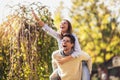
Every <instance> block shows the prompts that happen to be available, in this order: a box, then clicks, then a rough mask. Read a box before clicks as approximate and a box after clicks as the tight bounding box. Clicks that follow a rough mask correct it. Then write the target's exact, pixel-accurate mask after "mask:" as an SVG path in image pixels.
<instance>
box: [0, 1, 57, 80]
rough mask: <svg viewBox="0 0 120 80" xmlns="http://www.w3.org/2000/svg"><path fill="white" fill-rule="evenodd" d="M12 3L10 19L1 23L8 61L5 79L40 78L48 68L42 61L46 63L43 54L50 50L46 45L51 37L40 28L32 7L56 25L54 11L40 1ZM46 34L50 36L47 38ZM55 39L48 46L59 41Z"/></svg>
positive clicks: (2, 43)
mask: <svg viewBox="0 0 120 80" xmlns="http://www.w3.org/2000/svg"><path fill="white" fill-rule="evenodd" d="M10 7H11V9H12V10H13V11H12V14H11V15H9V16H7V21H5V22H3V23H2V24H1V25H0V33H1V34H0V38H1V40H0V44H1V45H2V46H1V47H0V48H1V53H2V54H5V56H4V57H3V60H4V61H5V62H3V63H5V64H6V67H4V68H5V69H4V70H5V71H4V72H3V73H4V75H3V77H2V79H6V80H40V77H41V75H42V76H44V74H43V71H45V70H43V67H42V65H41V64H44V65H46V63H43V60H44V59H42V58H43V57H42V55H41V54H42V53H43V54H44V53H47V50H46V51H45V50H43V48H44V47H45V45H46V44H48V43H50V41H51V40H52V38H51V37H50V36H47V35H46V34H45V33H44V31H42V30H41V29H40V27H39V25H38V24H37V22H36V21H35V20H34V18H33V16H32V12H31V10H32V9H33V10H35V12H36V14H37V15H38V16H39V18H40V19H41V20H43V21H44V22H45V23H47V24H48V25H49V26H52V28H54V26H53V19H52V18H51V13H50V12H49V10H48V8H47V6H44V5H42V4H41V3H39V2H37V3H32V4H29V5H20V4H18V5H15V6H10ZM47 38H48V40H46V41H45V39H47ZM51 42H52V41H51ZM52 43H53V44H50V45H48V49H49V48H50V47H51V45H56V43H55V42H52ZM46 48H47V47H46ZM53 50H54V49H53ZM51 51H52V50H51ZM51 51H50V52H51ZM48 53H49V52H48ZM43 56H44V55H43ZM6 57H7V58H6ZM44 57H45V56H44ZM41 62H42V63H41ZM48 66H49V65H48ZM45 67H46V66H45ZM42 70H43V71H42ZM40 71H41V72H40ZM41 80H42V78H41ZM43 80H44V79H43Z"/></svg>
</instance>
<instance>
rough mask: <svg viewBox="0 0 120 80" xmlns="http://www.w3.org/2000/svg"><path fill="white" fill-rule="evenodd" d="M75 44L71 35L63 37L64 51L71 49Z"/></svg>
mask: <svg viewBox="0 0 120 80" xmlns="http://www.w3.org/2000/svg"><path fill="white" fill-rule="evenodd" d="M73 46H74V44H73V43H71V41H70V38H69V37H64V38H63V39H62V47H63V50H64V51H68V50H71V49H72V47H73Z"/></svg>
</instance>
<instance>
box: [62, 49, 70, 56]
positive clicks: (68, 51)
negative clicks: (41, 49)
mask: <svg viewBox="0 0 120 80" xmlns="http://www.w3.org/2000/svg"><path fill="white" fill-rule="evenodd" d="M63 52H64V54H65V55H67V56H69V55H70V54H71V50H67V51H63Z"/></svg>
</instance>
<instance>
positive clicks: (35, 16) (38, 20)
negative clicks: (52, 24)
mask: <svg viewBox="0 0 120 80" xmlns="http://www.w3.org/2000/svg"><path fill="white" fill-rule="evenodd" d="M32 14H33V17H34V18H35V20H36V21H37V22H38V24H39V25H40V26H41V27H43V26H44V25H45V23H44V22H43V21H41V20H40V19H39V18H38V16H37V15H36V14H35V12H34V10H32Z"/></svg>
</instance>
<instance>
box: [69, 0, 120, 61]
mask: <svg viewBox="0 0 120 80" xmlns="http://www.w3.org/2000/svg"><path fill="white" fill-rule="evenodd" d="M72 3H73V5H72V8H71V13H72V14H71V18H72V24H73V26H74V27H75V28H76V30H75V32H76V33H77V35H79V36H78V37H79V41H80V44H81V47H82V49H83V50H85V51H86V52H88V53H89V54H90V55H91V56H92V59H93V62H94V63H98V62H106V61H107V60H108V59H109V58H110V57H112V56H113V55H119V54H120V53H119V52H120V47H119V45H120V31H119V30H117V28H118V23H117V18H116V17H114V16H112V15H111V11H110V10H108V9H107V7H106V6H105V5H104V3H103V2H100V1H99V0H97V1H96V0H95V1H94V0H72Z"/></svg>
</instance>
